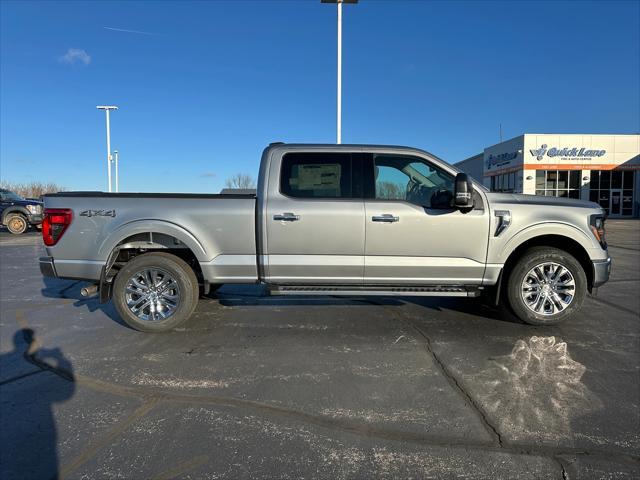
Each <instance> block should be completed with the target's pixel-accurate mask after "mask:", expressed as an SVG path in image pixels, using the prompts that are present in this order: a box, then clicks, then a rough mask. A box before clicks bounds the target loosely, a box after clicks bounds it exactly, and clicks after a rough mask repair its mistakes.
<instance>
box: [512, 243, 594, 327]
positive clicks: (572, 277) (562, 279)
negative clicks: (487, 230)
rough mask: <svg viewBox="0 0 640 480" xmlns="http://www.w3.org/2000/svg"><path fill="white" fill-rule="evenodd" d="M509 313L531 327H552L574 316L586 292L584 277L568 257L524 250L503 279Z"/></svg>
mask: <svg viewBox="0 0 640 480" xmlns="http://www.w3.org/2000/svg"><path fill="white" fill-rule="evenodd" d="M507 282H508V283H507V286H506V290H507V298H508V301H509V306H510V307H511V309H512V310H513V312H514V313H515V314H516V315H517V316H518V318H520V320H522V321H523V322H526V323H529V324H531V325H555V324H557V323H559V322H561V321H563V320H565V319H566V318H568V317H570V316H571V315H573V314H574V313H576V312H577V311H578V310H579V309H580V307H581V306H582V302H583V301H584V297H585V295H586V291H587V276H586V275H585V272H584V269H583V268H582V266H581V265H580V262H578V261H577V260H576V259H575V258H574V257H573V256H572V255H570V254H569V253H567V252H565V251H563V250H559V249H557V248H552V247H535V248H532V249H530V250H528V251H527V252H526V253H525V254H524V255H523V256H522V258H520V260H519V261H518V263H517V264H516V265H515V266H514V267H513V269H512V270H511V273H510V274H509V277H508V279H507Z"/></svg>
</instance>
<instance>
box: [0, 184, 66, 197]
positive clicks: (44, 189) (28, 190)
mask: <svg viewBox="0 0 640 480" xmlns="http://www.w3.org/2000/svg"><path fill="white" fill-rule="evenodd" d="M0 188H2V189H3V190H10V191H12V192H15V193H17V194H18V195H20V196H22V197H24V198H40V197H41V196H42V195H44V194H46V193H55V192H63V191H65V190H66V189H67V188H66V187H64V186H62V185H58V184H57V183H53V182H47V183H44V182H29V183H16V182H9V181H7V180H2V181H0Z"/></svg>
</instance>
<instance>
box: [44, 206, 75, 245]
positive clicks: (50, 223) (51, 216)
mask: <svg viewBox="0 0 640 480" xmlns="http://www.w3.org/2000/svg"><path fill="white" fill-rule="evenodd" d="M72 220H73V211H72V210H71V209H70V208H45V209H44V218H43V220H42V240H43V241H44V244H45V245H46V246H47V247H51V246H53V245H55V244H56V243H58V240H60V238H61V237H62V235H63V234H64V232H65V230H66V229H67V227H68V226H69V225H71V221H72Z"/></svg>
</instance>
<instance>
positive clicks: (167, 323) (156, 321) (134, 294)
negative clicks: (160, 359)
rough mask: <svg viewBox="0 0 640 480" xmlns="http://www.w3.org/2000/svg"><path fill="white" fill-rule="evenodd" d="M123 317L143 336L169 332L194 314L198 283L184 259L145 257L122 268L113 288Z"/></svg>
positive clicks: (149, 255)
mask: <svg viewBox="0 0 640 480" xmlns="http://www.w3.org/2000/svg"><path fill="white" fill-rule="evenodd" d="M113 302H114V305H115V307H116V310H117V311H118V313H119V314H120V317H121V318H122V319H123V320H124V321H125V322H126V323H127V325H129V326H130V327H132V328H134V329H136V330H140V331H142V332H157V333H160V332H168V331H170V330H172V329H174V328H175V327H177V326H178V325H180V324H181V323H183V322H184V321H186V320H187V319H188V318H189V317H190V316H191V314H192V313H193V311H194V309H195V308H196V305H197V304H198V280H197V278H196V275H195V273H194V272H193V270H192V269H191V267H189V265H187V264H186V263H185V262H184V261H183V260H182V259H180V258H178V257H176V256H175V255H171V254H168V253H145V254H143V255H139V256H137V257H135V258H134V259H133V260H131V261H130V262H128V263H127V264H126V265H125V266H124V268H122V269H121V270H120V271H119V272H118V275H117V276H116V279H115V283H114V285H113Z"/></svg>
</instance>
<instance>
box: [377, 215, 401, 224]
mask: <svg viewBox="0 0 640 480" xmlns="http://www.w3.org/2000/svg"><path fill="white" fill-rule="evenodd" d="M371 220H373V221H374V222H385V223H393V222H399V221H400V217H396V216H395V215H391V214H389V213H385V214H384V215H374V216H373V217H371Z"/></svg>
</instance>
